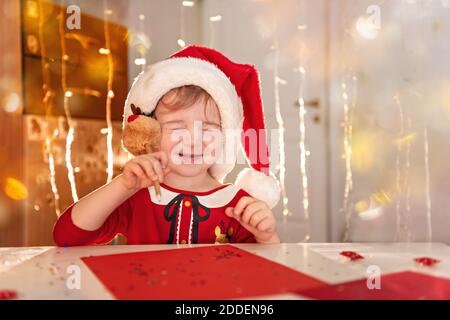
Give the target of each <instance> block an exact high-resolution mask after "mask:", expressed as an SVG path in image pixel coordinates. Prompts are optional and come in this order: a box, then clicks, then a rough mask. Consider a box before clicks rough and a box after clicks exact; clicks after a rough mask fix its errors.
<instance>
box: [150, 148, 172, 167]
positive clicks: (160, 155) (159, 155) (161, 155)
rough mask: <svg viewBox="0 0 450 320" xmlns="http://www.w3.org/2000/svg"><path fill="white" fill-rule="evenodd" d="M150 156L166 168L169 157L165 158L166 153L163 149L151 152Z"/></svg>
mask: <svg viewBox="0 0 450 320" xmlns="http://www.w3.org/2000/svg"><path fill="white" fill-rule="evenodd" d="M152 156H153V157H155V158H156V159H158V160H159V162H161V165H162V167H163V168H167V166H168V165H169V159H168V158H167V154H166V153H165V152H164V151H158V152H154V153H152Z"/></svg>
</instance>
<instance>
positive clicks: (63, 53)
mask: <svg viewBox="0 0 450 320" xmlns="http://www.w3.org/2000/svg"><path fill="white" fill-rule="evenodd" d="M64 17H65V10H64V7H63V6H61V8H60V12H59V38H60V45H61V87H62V90H63V92H64V97H63V105H64V113H65V115H66V120H67V124H68V127H69V129H68V131H67V136H66V156H65V160H66V168H67V178H68V179H69V183H70V190H71V193H72V199H73V201H74V202H77V201H78V194H77V186H76V182H75V174H74V169H73V165H72V143H73V140H74V123H73V120H72V116H71V114H70V109H69V100H70V98H71V97H72V95H73V93H72V91H70V90H68V87H67V61H68V60H69V56H68V55H67V49H66V36H65V31H64V30H65V27H64V24H65V19H64Z"/></svg>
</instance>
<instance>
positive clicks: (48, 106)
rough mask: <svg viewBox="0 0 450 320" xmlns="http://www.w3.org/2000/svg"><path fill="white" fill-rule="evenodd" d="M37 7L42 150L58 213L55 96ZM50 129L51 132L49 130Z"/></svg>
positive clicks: (40, 11)
mask: <svg viewBox="0 0 450 320" xmlns="http://www.w3.org/2000/svg"><path fill="white" fill-rule="evenodd" d="M38 7H39V22H38V37H39V47H40V50H41V68H42V81H43V84H42V89H43V96H44V97H43V100H42V103H43V106H44V109H45V123H44V132H45V144H44V148H45V149H44V150H45V155H46V157H47V161H48V168H49V172H50V186H51V190H52V193H53V198H54V205H55V212H56V215H58V216H59V215H60V213H61V209H60V203H59V202H60V195H59V191H58V186H57V185H56V171H55V155H54V152H53V142H54V139H55V138H56V136H57V134H58V132H57V129H55V130H53V131H51V130H50V128H49V127H50V121H49V119H50V116H51V112H52V106H53V98H54V96H55V92H54V90H53V89H52V86H51V77H50V70H49V68H50V65H49V63H48V58H47V51H46V43H45V36H44V24H45V21H44V8H43V4H42V1H41V0H40V1H39V3H38ZM50 131H51V132H50Z"/></svg>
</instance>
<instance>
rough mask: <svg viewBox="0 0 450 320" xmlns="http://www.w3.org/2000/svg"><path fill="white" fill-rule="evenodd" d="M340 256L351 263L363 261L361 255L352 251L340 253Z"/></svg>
mask: <svg viewBox="0 0 450 320" xmlns="http://www.w3.org/2000/svg"><path fill="white" fill-rule="evenodd" d="M340 255H341V256H344V257H346V258H349V259H350V260H351V261H355V260H360V259H364V257H363V256H362V255H360V254H359V253H357V252H354V251H341V253H340Z"/></svg>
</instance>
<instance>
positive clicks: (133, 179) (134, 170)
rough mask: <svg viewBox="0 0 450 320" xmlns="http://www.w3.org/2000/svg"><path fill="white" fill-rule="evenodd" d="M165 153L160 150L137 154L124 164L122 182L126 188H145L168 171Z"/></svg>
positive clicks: (162, 178)
mask: <svg viewBox="0 0 450 320" xmlns="http://www.w3.org/2000/svg"><path fill="white" fill-rule="evenodd" d="M169 171H170V169H169V167H168V159H167V155H166V154H165V153H164V152H162V151H160V152H154V153H149V154H145V155H141V156H137V157H135V158H133V159H131V160H130V161H128V162H127V163H126V164H125V167H124V168H123V175H122V183H123V185H124V186H125V188H127V189H136V190H139V189H142V188H147V187H149V186H151V185H153V183H154V182H155V181H157V180H159V182H164V176H165V175H166V174H167V173H169Z"/></svg>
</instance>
